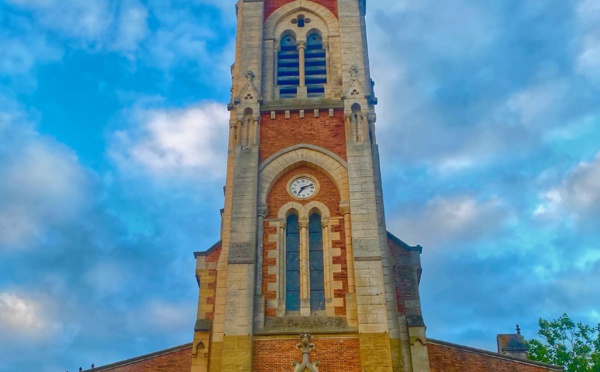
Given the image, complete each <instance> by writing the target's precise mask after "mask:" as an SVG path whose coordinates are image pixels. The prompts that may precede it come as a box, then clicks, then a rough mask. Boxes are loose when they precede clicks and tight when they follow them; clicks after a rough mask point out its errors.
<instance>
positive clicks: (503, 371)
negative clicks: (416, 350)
mask: <svg viewBox="0 0 600 372" xmlns="http://www.w3.org/2000/svg"><path fill="white" fill-rule="evenodd" d="M427 351H428V352H429V363H430V367H431V372H466V371H468V372H489V371H494V372H543V371H549V369H548V368H546V367H543V366H535V365H532V364H526V362H518V361H511V360H508V359H502V358H495V357H492V356H490V355H486V354H483V353H482V354H479V353H476V352H474V351H470V350H465V349H458V348H453V347H448V346H444V345H439V344H435V343H433V342H429V343H428V344H427Z"/></svg>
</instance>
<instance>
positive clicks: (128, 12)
mask: <svg viewBox="0 0 600 372" xmlns="http://www.w3.org/2000/svg"><path fill="white" fill-rule="evenodd" d="M147 18H148V10H147V9H146V7H144V5H143V4H141V3H140V2H139V1H138V0H126V1H123V2H122V3H121V4H120V12H119V17H118V21H117V23H118V27H117V29H118V32H117V35H116V40H115V42H114V44H113V46H112V48H113V49H115V50H121V51H132V50H135V49H136V48H137V47H138V45H139V43H140V42H141V41H142V40H144V38H145V37H146V36H147V33H148V25H147V23H146V20H147Z"/></svg>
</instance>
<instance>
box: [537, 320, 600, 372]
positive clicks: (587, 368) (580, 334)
mask: <svg viewBox="0 0 600 372" xmlns="http://www.w3.org/2000/svg"><path fill="white" fill-rule="evenodd" d="M538 324H539V327H540V329H539V330H538V332H537V334H538V336H539V340H538V339H531V340H526V343H527V351H528V355H529V359H531V360H536V361H538V362H544V363H548V364H554V365H558V366H564V367H565V371H567V372H600V324H598V325H595V326H591V325H587V324H583V323H575V322H574V321H573V320H571V318H569V316H568V315H567V314H563V315H562V316H561V317H559V318H558V319H555V320H552V321H547V320H545V319H541V318H540V320H539V322H538ZM540 340H541V341H540Z"/></svg>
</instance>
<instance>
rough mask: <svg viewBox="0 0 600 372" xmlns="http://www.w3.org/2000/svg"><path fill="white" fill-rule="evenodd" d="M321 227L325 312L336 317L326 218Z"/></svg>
mask: <svg viewBox="0 0 600 372" xmlns="http://www.w3.org/2000/svg"><path fill="white" fill-rule="evenodd" d="M321 227H322V229H323V279H324V281H325V283H324V284H325V311H326V314H327V316H335V308H334V306H333V298H334V295H333V290H332V286H331V282H332V281H333V274H332V273H331V265H332V261H331V241H330V238H329V237H330V234H329V229H330V227H329V219H327V218H324V219H322V220H321Z"/></svg>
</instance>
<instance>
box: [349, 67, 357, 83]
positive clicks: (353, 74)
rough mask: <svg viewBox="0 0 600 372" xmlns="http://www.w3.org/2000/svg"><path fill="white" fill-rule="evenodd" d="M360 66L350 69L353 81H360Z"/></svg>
mask: <svg viewBox="0 0 600 372" xmlns="http://www.w3.org/2000/svg"><path fill="white" fill-rule="evenodd" d="M358 73H359V70H358V66H357V65H352V67H350V77H351V78H352V80H356V79H358Z"/></svg>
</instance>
